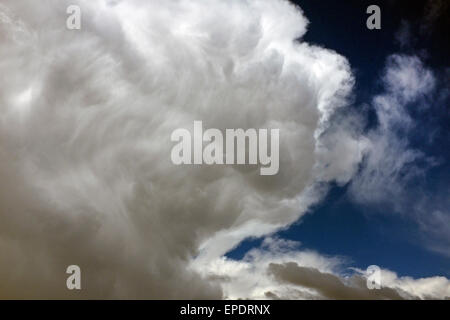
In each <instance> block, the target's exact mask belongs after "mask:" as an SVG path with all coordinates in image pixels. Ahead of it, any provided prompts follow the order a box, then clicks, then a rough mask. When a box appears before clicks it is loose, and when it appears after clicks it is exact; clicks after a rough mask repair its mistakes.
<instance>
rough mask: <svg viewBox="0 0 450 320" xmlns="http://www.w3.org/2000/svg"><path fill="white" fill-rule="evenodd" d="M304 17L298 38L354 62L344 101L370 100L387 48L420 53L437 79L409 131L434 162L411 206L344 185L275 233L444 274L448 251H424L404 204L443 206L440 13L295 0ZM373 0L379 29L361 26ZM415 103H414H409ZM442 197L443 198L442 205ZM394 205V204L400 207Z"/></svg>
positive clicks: (394, 4) (448, 110)
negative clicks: (402, 31)
mask: <svg viewBox="0 0 450 320" xmlns="http://www.w3.org/2000/svg"><path fill="white" fill-rule="evenodd" d="M293 2H295V3H297V4H298V5H299V6H300V7H301V8H302V10H303V11H304V13H305V16H306V17H307V18H308V19H309V21H310V25H309V29H308V32H307V34H306V35H305V37H304V40H305V41H307V42H309V43H313V44H317V45H320V46H323V47H326V48H328V49H332V50H335V51H337V52H338V53H339V54H341V55H343V56H345V57H346V58H347V59H348V60H349V62H350V64H351V67H352V69H353V72H354V75H355V79H356V86H355V92H354V94H355V97H354V98H355V102H354V104H353V105H352V106H351V108H362V105H364V104H366V105H367V104H370V102H371V97H373V96H374V95H376V94H377V93H379V92H380V91H381V89H382V88H381V86H380V82H379V77H380V74H381V72H382V70H383V67H384V65H385V62H386V59H387V57H388V56H389V55H391V54H394V53H401V54H413V55H418V56H420V57H421V58H422V60H423V61H424V63H425V64H426V65H427V67H429V68H431V69H432V70H433V72H434V74H435V76H436V78H437V79H438V85H437V88H436V90H435V92H434V96H433V99H431V100H430V101H428V103H429V104H430V106H431V107H430V108H429V109H427V110H426V111H423V110H422V111H420V110H419V111H415V112H413V113H412V114H411V115H410V116H411V117H412V118H413V119H414V120H415V121H416V122H417V123H418V126H417V129H415V130H413V131H412V133H411V136H410V137H408V138H409V139H410V141H411V145H412V146H413V147H415V148H419V149H420V150H422V151H423V152H425V153H426V154H427V156H430V157H434V158H436V159H439V163H438V164H436V165H435V166H434V167H433V168H431V169H429V170H428V171H427V172H426V174H425V175H424V176H423V177H421V178H420V179H418V180H414V181H412V182H411V184H410V185H407V186H405V194H407V195H408V196H409V197H410V198H411V201H410V206H403V209H402V210H403V211H405V212H397V213H396V214H389V211H393V209H392V208H391V207H390V206H389V205H386V204H384V203H378V204H370V205H364V204H360V203H359V204H358V203H355V202H354V201H353V200H352V198H351V197H350V196H349V193H348V190H347V189H348V186H333V187H332V188H331V190H330V192H329V194H328V196H327V197H326V199H324V200H323V201H322V202H321V203H320V204H318V205H317V206H315V207H314V208H311V210H310V212H309V213H308V214H307V215H306V216H303V217H302V218H301V220H300V221H299V222H297V223H295V224H294V225H292V226H291V227H290V228H289V229H287V230H285V231H282V232H279V233H278V234H277V236H278V237H280V238H283V239H290V240H296V241H300V242H301V243H302V247H303V248H307V249H312V250H317V251H318V252H320V253H321V254H329V255H340V256H345V257H347V258H349V259H350V261H351V263H350V264H349V266H353V267H359V268H361V269H365V268H366V267H367V266H369V265H371V264H376V265H379V266H380V267H383V268H387V269H390V270H393V271H395V272H397V273H398V274H399V275H401V276H413V277H416V278H417V277H429V276H435V275H443V276H447V277H449V276H450V257H449V256H448V255H447V256H446V255H444V254H441V253H437V252H435V251H433V250H430V248H429V247H427V246H426V245H425V244H424V243H425V241H424V239H423V234H422V232H421V230H420V227H419V225H418V224H417V222H416V221H414V219H412V218H411V216H412V214H410V212H407V211H414V210H415V207H414V206H415V203H414V197H415V195H416V194H428V195H429V196H430V199H429V202H430V203H431V204H430V208H433V209H439V210H447V211H446V214H450V213H449V212H448V208H442V206H443V205H442V204H440V205H439V204H434V203H433V201H434V200H433V198H434V197H435V196H436V197H440V198H442V197H448V192H450V103H449V98H448V97H449V95H448V94H446V93H448V88H449V83H450V81H449V80H448V79H449V74H450V72H449V66H448V56H449V54H450V49H449V41H448V32H449V31H450V27H449V20H450V19H449V18H448V12H447V14H445V13H444V14H441V16H440V17H437V18H436V19H435V20H434V21H433V24H432V25H431V26H429V27H428V28H427V29H426V31H424V27H423V25H424V21H425V20H424V16H425V15H426V1H364V0H359V1H325V0H323V1H318V0H303V1H301V0H297V1H293ZM371 4H377V5H379V6H380V8H381V12H382V29H381V30H368V29H367V28H366V19H367V17H368V15H367V14H366V8H367V7H368V6H369V5H371ZM405 22H406V23H408V25H409V26H410V30H411V34H412V37H411V41H410V43H409V44H408V45H407V46H403V47H401V46H400V45H399V44H398V42H397V41H396V40H395V34H396V32H397V31H398V30H399V28H400V26H401V25H402V23H405ZM413 110H414V109H413ZM367 119H368V123H369V125H373V126H375V125H376V119H375V118H374V112H373V110H369V111H368V113H367ZM446 203H449V202H448V201H447V202H444V205H445V204H446ZM400 211H401V210H400ZM261 241H262V240H261V239H250V240H247V241H245V242H243V243H242V244H241V245H240V246H239V247H238V248H236V249H235V250H233V251H232V252H230V253H229V254H228V256H229V257H231V258H235V259H239V258H241V257H242V256H243V255H244V254H245V252H247V251H248V250H249V249H251V248H253V247H255V246H259V244H260V243H261Z"/></svg>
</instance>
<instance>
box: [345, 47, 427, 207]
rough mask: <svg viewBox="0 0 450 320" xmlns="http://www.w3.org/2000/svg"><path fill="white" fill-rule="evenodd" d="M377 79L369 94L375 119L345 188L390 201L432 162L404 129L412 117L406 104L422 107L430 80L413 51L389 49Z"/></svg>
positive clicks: (394, 201) (362, 196)
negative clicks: (379, 88) (378, 86)
mask: <svg viewBox="0 0 450 320" xmlns="http://www.w3.org/2000/svg"><path fill="white" fill-rule="evenodd" d="M382 82H383V87H384V92H383V93H381V94H379V95H377V96H375V97H374V98H373V107H374V108H375V111H376V115H377V120H378V124H377V125H376V127H375V128H374V129H372V130H371V131H370V132H369V133H368V134H367V140H365V141H366V148H365V149H364V156H365V161H364V162H363V165H362V167H361V170H360V172H359V173H358V175H356V176H355V177H354V178H353V179H352V183H351V188H350V189H351V193H352V194H353V195H354V196H355V199H357V200H359V201H364V202H369V203H370V202H375V203H377V202H378V203H379V202H385V203H392V204H394V205H396V204H397V203H400V202H401V201H400V200H402V199H400V198H401V197H403V195H404V187H405V186H406V185H407V183H408V182H410V181H411V180H412V179H413V178H415V177H417V176H419V175H421V174H423V173H424V170H425V169H426V168H427V167H430V166H431V165H432V163H433V161H432V159H428V158H427V157H426V155H425V154H424V153H423V152H421V151H420V150H417V149H414V148H413V147H411V145H410V142H409V134H410V132H411V130H412V129H414V126H415V123H414V121H413V120H412V118H411V117H410V116H409V111H408V108H410V107H416V108H427V103H426V100H425V97H426V96H427V95H429V94H430V93H431V92H432V91H433V89H434V86H435V82H436V80H435V77H434V75H433V73H432V72H431V71H430V70H429V69H427V68H426V67H425V66H424V65H423V63H422V62H421V60H420V59H419V58H418V57H416V56H406V55H392V56H390V57H389V58H388V61H387V64H386V68H385V71H384V74H383V76H382ZM419 162H421V163H424V164H425V165H424V166H420V165H418V163H419Z"/></svg>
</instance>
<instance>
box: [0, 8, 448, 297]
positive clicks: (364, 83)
mask: <svg viewBox="0 0 450 320" xmlns="http://www.w3.org/2000/svg"><path fill="white" fill-rule="evenodd" d="M372 4H376V5H378V6H379V7H380V9H381V29H379V30H369V29H368V28H367V27H366V20H367V18H368V17H369V14H367V13H366V9H367V7H368V6H369V5H372ZM70 6H72V8H73V6H75V8H78V9H79V13H80V16H78V17H77V18H78V19H79V22H80V24H79V27H73V25H71V24H70V23H69V21H72V22H73V21H74V20H71V19H73V18H74V16H73V14H74V13H73V12H74V11H70V10H69V11H68V8H69V7H70ZM448 12H449V4H448V3H447V2H446V1H441V0H424V1H414V2H411V1H373V2H372V1H371V2H368V1H327V0H323V1H317V0H305V1H295V2H294V1H285V0H247V1H241V0H228V1H223V0H210V1H202V0H170V1H158V0H154V1H153V0H151V1H144V0H127V1H125V0H122V1H121V0H114V1H113V0H95V1H93V0H71V1H69V0H43V1H40V2H36V1H32V0H20V1H17V0H3V1H2V2H1V4H0V73H1V74H4V75H7V76H6V77H2V78H1V79H0V88H2V89H1V90H0V146H1V147H0V190H1V192H0V298H2V299H11V298H20V299H23V298H39V299H80V298H83V299H445V298H449V297H450V280H449V278H450V211H449V208H450V198H449V197H448V194H449V191H450V170H449V169H450V148H448V147H449V145H450V127H449V125H450V109H449V108H450V92H449V76H450V69H449V65H448V56H449V53H450V45H449V43H448V36H447V30H449V17H448ZM194 121H202V123H203V126H204V127H205V128H214V129H217V130H216V131H219V132H220V131H225V129H230V128H234V129H238V128H243V129H271V130H274V129H275V130H279V133H280V136H279V171H278V172H277V173H276V174H275V175H269V176H264V175H260V172H261V171H260V169H261V168H262V167H263V165H262V164H261V163H258V164H252V165H239V164H226V165H224V164H220V163H216V164H213V165H206V164H201V165H199V164H197V165H190V164H176V163H174V162H173V161H172V160H171V153H172V152H173V147H174V141H173V139H172V138H171V137H173V132H176V130H180V129H182V130H185V131H190V130H192V128H193V124H194ZM211 145H213V146H217V145H218V142H217V140H215V141H214V142H212V144H211ZM194 152H195V150H194ZM72 265H76V266H78V267H79V269H80V270H81V288H78V289H76V290H69V287H68V286H67V283H68V282H66V280H67V278H68V277H69V274H68V273H67V272H66V270H67V268H68V267H69V266H72ZM370 265H376V266H378V268H379V276H380V288H379V289H372V290H371V289H370V288H369V286H368V284H367V283H368V280H370V279H369V278H370V276H369V275H368V274H367V273H366V268H368V267H369V266H370Z"/></svg>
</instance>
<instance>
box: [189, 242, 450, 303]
mask: <svg viewBox="0 0 450 320" xmlns="http://www.w3.org/2000/svg"><path fill="white" fill-rule="evenodd" d="M348 265H349V261H347V260H346V259H345V258H343V257H330V256H323V255H320V254H319V253H316V252H314V251H308V250H304V249H301V248H300V246H299V244H295V243H293V242H286V241H285V240H281V239H277V238H266V239H265V240H264V242H263V244H262V246H261V248H255V249H252V250H251V251H249V252H248V253H247V254H246V255H245V257H244V258H243V259H242V260H239V261H236V260H232V259H228V258H225V257H221V258H217V259H216V260H212V261H209V262H208V263H207V264H194V265H193V267H194V268H195V269H197V270H199V272H201V273H203V275H204V277H206V278H207V279H209V280H210V281H211V282H217V283H220V284H221V286H222V288H223V290H224V294H225V297H226V298H228V299H246V298H249V299H358V300H361V299H371V300H372V299H444V298H448V297H450V281H449V280H448V279H447V278H445V277H430V278H421V279H414V278H411V277H398V276H397V274H396V273H394V272H392V271H389V270H386V269H382V270H381V278H380V279H381V289H380V290H377V289H373V290H369V289H368V287H367V281H366V275H365V272H364V271H362V270H358V269H354V270H355V272H350V274H349V270H350V269H352V268H348V267H347V266H348Z"/></svg>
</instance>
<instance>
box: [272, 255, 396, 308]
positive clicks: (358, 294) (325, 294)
mask: <svg viewBox="0 0 450 320" xmlns="http://www.w3.org/2000/svg"><path fill="white" fill-rule="evenodd" d="M268 271H269V273H270V274H271V275H273V276H274V277H275V278H276V279H277V280H278V281H281V282H287V283H291V284H294V285H298V286H302V287H306V288H310V289H313V290H315V291H317V293H318V294H319V297H321V298H323V299H339V300H376V299H389V300H399V299H403V298H402V296H401V295H400V294H399V293H398V292H397V291H396V290H394V289H392V288H381V289H379V290H375V289H374V290H369V289H368V288H367V284H366V279H365V278H363V277H361V276H359V275H353V276H351V277H350V278H349V279H347V281H346V283H344V282H343V280H342V279H341V278H339V277H338V276H335V275H334V274H331V273H323V272H320V271H319V270H317V269H314V268H307V267H301V266H299V265H298V264H297V263H295V262H289V263H285V264H275V263H273V264H270V265H269V270H268Z"/></svg>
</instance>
